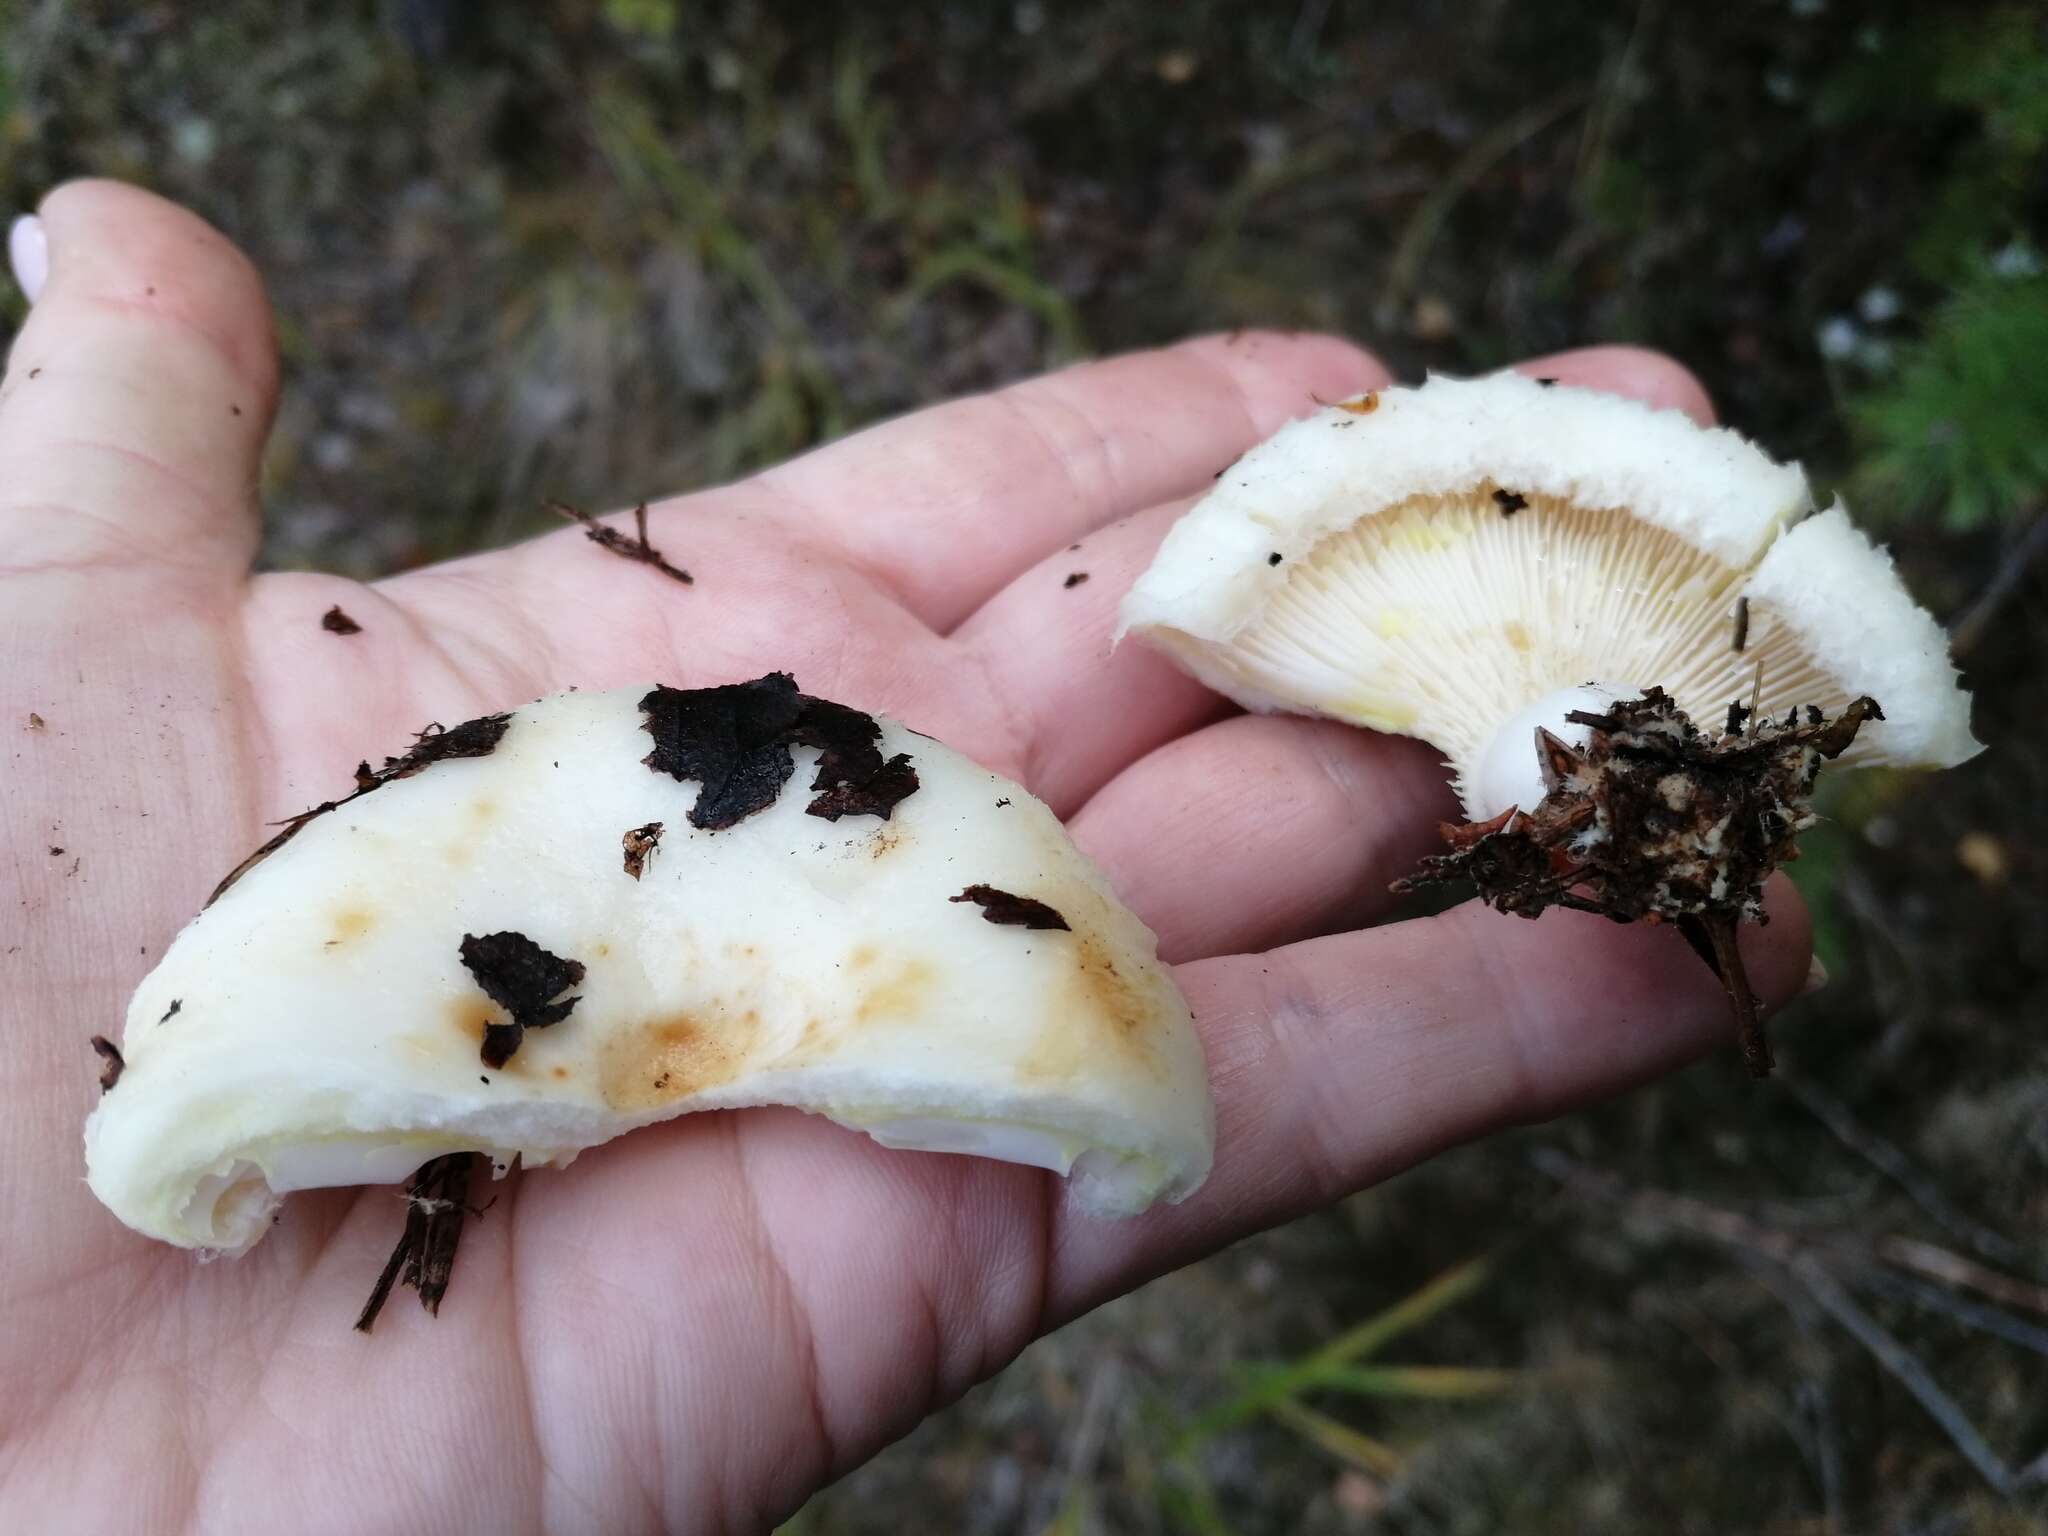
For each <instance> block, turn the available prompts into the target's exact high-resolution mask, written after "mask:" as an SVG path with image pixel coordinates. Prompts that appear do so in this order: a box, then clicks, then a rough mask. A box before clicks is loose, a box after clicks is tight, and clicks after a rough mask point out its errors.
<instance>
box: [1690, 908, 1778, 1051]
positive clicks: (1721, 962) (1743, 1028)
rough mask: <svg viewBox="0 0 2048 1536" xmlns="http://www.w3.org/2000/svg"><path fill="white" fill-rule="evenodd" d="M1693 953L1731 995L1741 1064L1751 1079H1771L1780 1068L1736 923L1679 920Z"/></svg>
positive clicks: (1700, 917) (1713, 918) (1698, 917)
mask: <svg viewBox="0 0 2048 1536" xmlns="http://www.w3.org/2000/svg"><path fill="white" fill-rule="evenodd" d="M1678 931H1679V932H1680V933H1682V934H1684V935H1685V939H1686V942H1687V943H1688V944H1690V945H1692V947H1693V952H1694V953H1695V954H1697V955H1698V956H1699V957H1700V958H1701V959H1702V960H1704V961H1706V962H1707V968H1708V969H1709V970H1711V971H1712V972H1713V973H1714V974H1715V975H1716V976H1717V977H1719V978H1720V981H1721V985H1722V987H1723V988H1725V989H1726V991H1727V993H1728V1007H1729V1010H1730V1011H1731V1012H1732V1013H1734V1015H1735V1034H1736V1041H1737V1043H1738V1044H1739V1045H1740V1046H1741V1047H1742V1064H1743V1065H1744V1066H1745V1067H1747V1068H1749V1075H1750V1076H1751V1077H1759V1078H1761V1077H1769V1076H1770V1075H1771V1068H1772V1067H1774V1066H1775V1065H1777V1063H1776V1061H1775V1060H1774V1059H1773V1057H1772V1056H1771V1042H1770V1041H1769V1040H1767V1039H1766V1038H1765V1037H1764V1021H1763V1012H1762V1010H1761V1009H1760V1008H1759V1007H1758V1006H1757V1000H1756V993H1755V991H1754V990H1752V988H1751V987H1750V985H1749V971H1748V970H1747V968H1745V967H1744V965H1743V963H1742V952H1741V950H1739V949H1738V948H1736V944H1735V920H1734V919H1733V918H1729V917H1722V916H1719V915H1715V914H1699V913H1694V914H1689V915H1687V916H1685V917H1682V918H1680V919H1679V920H1678Z"/></svg>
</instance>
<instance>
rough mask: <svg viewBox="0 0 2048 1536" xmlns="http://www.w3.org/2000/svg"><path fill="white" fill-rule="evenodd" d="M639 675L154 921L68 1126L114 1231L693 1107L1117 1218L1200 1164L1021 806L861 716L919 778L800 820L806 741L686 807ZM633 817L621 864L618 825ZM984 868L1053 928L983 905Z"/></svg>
mask: <svg viewBox="0 0 2048 1536" xmlns="http://www.w3.org/2000/svg"><path fill="white" fill-rule="evenodd" d="M645 693H646V690H645V689H642V688H629V689H623V690H619V691H616V692H607V693H571V694H564V695H558V696H555V697H551V698H548V699H544V700H541V701H539V702H537V703H535V704H531V705H528V706H526V707H524V708H522V709H519V710H517V711H515V712H513V713H512V715H511V717H510V720H509V723H508V725H507V726H506V728H505V730H504V733H503V736H502V738H501V739H499V740H498V742H497V744H496V746H495V747H494V748H493V749H492V750H490V751H489V753H488V754H487V755H480V756H474V757H461V758H450V759H448V760H445V761H435V762H433V763H432V764H431V765H430V766H428V767H426V768H424V769H423V770H422V771H419V772H417V773H416V774H413V775H411V776H409V777H404V778H399V779H394V780H392V781H391V782H387V783H384V784H381V785H380V786H378V787H377V789H376V792H375V793H374V794H367V795H365V796H363V797H362V798H360V799H357V800H353V801H350V802H348V803H346V804H343V805H341V806H339V807H338V808H337V809H335V810H333V811H330V812H328V813H326V814H324V815H320V816H317V817H314V818H313V819H311V820H310V821H308V822H307V823H306V824H305V825H304V826H303V828H301V829H300V830H299V831H298V833H297V834H296V835H295V836H294V837H292V838H291V840H290V841H289V842H287V843H285V844H284V845H283V846H282V847H279V848H278V849H277V850H276V851H275V852H273V853H271V854H270V855H269V856H268V857H267V858H265V859H263V860H262V861H261V862H259V863H256V864H254V865H253V866H251V867H249V868H248V869H247V870H246V872H245V873H243V874H241V875H240V877H239V878H238V879H236V880H235V881H234V882H233V883H232V884H231V885H230V886H228V887H227V888H226V889H225V890H224V891H223V892H222V893H221V894H220V895H219V897H218V899H217V900H216V901H215V902H214V903H213V904H212V905H211V906H209V907H208V908H207V909H206V910H205V911H204V912H203V913H202V914H201V915H200V916H199V917H197V918H196V919H194V920H193V921H192V922H191V923H190V924H189V925H187V927H186V928H185V929H184V930H183V931H182V932H181V933H180V934H179V935H178V936H177V938H176V940H175V941H174V942H173V943H172V945H171V946H170V949H169V951H168V952H167V953H166V954H165V956H164V958H163V960H162V962H161V963H160V964H159V965H158V966H157V967H156V969H155V970H154V971H152V972H151V973H150V975H149V976H148V977H147V978H146V979H145V980H144V981H143V982H142V984H141V986H140V987H139V988H138V989H137V991H136V993H135V996H134V998H133V1001H132V1003H131V1005H130V1007H129V1011H128V1016H127V1023H126V1031H125V1035H124V1038H123V1051H124V1054H125V1058H126V1070H125V1072H124V1073H123V1075H122V1077H121V1079H120V1081H119V1083H118V1084H117V1085H116V1086H115V1087H114V1088H113V1089H112V1090H111V1091H110V1092H108V1093H107V1094H106V1095H105V1096H104V1097H103V1098H102V1100H101V1101H100V1103H99V1105H98V1107H97V1108H96V1109H95V1111H94V1113H93V1114H92V1116H91V1118H90V1120H89V1121H88V1123H87V1126H86V1132H85V1142H86V1155H87V1168H88V1179H89V1181H90V1184H91V1187H92V1189H93V1191H94V1192H95V1194H97V1195H98V1196H99V1198H100V1199H101V1200H102V1201H103V1202H105V1203H106V1204H107V1205H108V1206H109V1207H110V1208H111V1209H112V1210H113V1211H114V1213H115V1214H116V1215H118V1216H119V1217H120V1218H121V1219H122V1220H123V1221H125V1222H127V1223H128V1224H129V1225H130V1226H132V1227H135V1228H136V1229H138V1230H140V1231H142V1232H145V1233H148V1234H149V1235H151V1236H155V1237H159V1238H162V1239H164V1240H166V1241H168V1242H172V1243H177V1244H181V1245H184V1246H192V1247H205V1248H212V1249H221V1250H226V1251H231V1252H239V1251H241V1250H243V1249H246V1248H247V1247H249V1246H250V1245H251V1244H253V1243H254V1242H255V1241H256V1240H257V1239H259V1238H260V1237H261V1236H262V1234H263V1233H264V1232H265V1231H266V1230H267V1229H268V1225H269V1222H270V1218H271V1213H272V1211H273V1210H274V1209H275V1208H276V1206H277V1204H278V1200H279V1198H280V1196H281V1195H282V1194H283V1193H284V1192H286V1191H289V1190H292V1189H297V1188H310V1187H319V1186H325V1185H340V1184H361V1183H377V1182H395V1181H398V1180H401V1179H403V1178H404V1177H406V1176H407V1175H408V1174H409V1173H410V1172H411V1171H412V1170H413V1169H415V1168H417V1167H418V1166H419V1165H420V1164H422V1163H423V1162H425V1161H427V1160H428V1159H430V1158H433V1157H437V1156H441V1155H443V1154H446V1153H449V1152H453V1151H462V1150H478V1151H482V1152H484V1153H486V1154H488V1155H489V1156H490V1157H491V1158H492V1160H493V1162H494V1165H495V1168H496V1171H497V1172H499V1173H500V1174H502V1173H503V1172H505V1171H506V1169H507V1167H508V1166H509V1165H510V1163H511V1161H512V1160H513V1159H514V1158H517V1159H519V1160H520V1161H522V1162H523V1163H525V1164H527V1165H529V1166H539V1165H550V1164H552V1165H561V1164H565V1163H567V1162H568V1161H569V1160H570V1159H572V1158H573V1157H575V1156H576V1154H577V1153H578V1152H579V1151H581V1150H583V1149H585V1148H588V1147H592V1146H596V1145H597V1144H599V1143H601V1142H604V1141H607V1140H609V1139H610V1138H612V1137H614V1136H617V1135H620V1134H622V1133H624V1132H627V1131H630V1130H633V1129H634V1128H636V1127H639V1126H643V1125H648V1124H651V1123H653V1122H656V1121H660V1120H666V1119H669V1118H672V1117H674V1116H676V1115H680V1114H684V1113H687V1112H690V1111H693V1110H699V1109H718V1108H737V1107H741V1106H749V1105H765V1104H782V1105H793V1106H796V1107H798V1108H802V1109H806V1110H810V1111H814V1112H816V1113H819V1114H822V1115H826V1116H829V1117H830V1118H832V1119H834V1120H837V1121H839V1122H841V1123H842V1124H845V1125H848V1126H852V1127H855V1128H858V1129H862V1130H867V1131H870V1132H872V1133H873V1134H874V1135H876V1137H877V1138H878V1139H880V1140H883V1141H885V1142H888V1143H891V1144H898V1145H913V1146H924V1147H935V1148H938V1149H941V1150H957V1151H980V1152H984V1153H988V1154H989V1155H995V1156H1002V1157H1006V1158H1009V1159H1010V1160H1013V1161H1025V1162H1033V1163H1038V1164H1041V1165H1045V1166H1050V1167H1053V1168H1054V1169H1056V1170H1057V1171H1059V1172H1061V1173H1065V1174H1068V1175H1070V1177H1071V1180H1072V1184H1073V1188H1074V1191H1075V1194H1076V1195H1077V1197H1078V1198H1079V1200H1080V1201H1081V1203H1082V1204H1083V1205H1084V1206H1085V1207H1087V1208H1089V1209H1092V1210H1095V1211H1098V1212H1101V1213H1105V1214H1122V1213H1127V1212H1130V1211H1133V1210H1136V1209H1139V1208H1141V1207H1143V1206H1145V1205H1147V1204H1149V1203H1151V1202H1152V1201H1154V1200H1156V1199H1160V1198H1165V1199H1179V1198H1181V1197H1183V1196H1185V1195H1186V1194H1187V1193H1189V1192H1190V1191H1191V1190H1193V1189H1194V1188H1195V1187H1196V1186H1197V1185H1198V1184H1199V1183H1200V1182H1201V1181H1202V1179H1203V1177H1204V1176H1205V1175H1206V1173H1207V1171H1208V1167H1209V1162H1210V1156H1211V1151H1212V1145H1213V1136H1214V1131H1213V1111H1212V1108H1211V1103H1210V1097H1209V1091H1208V1081H1207V1077H1206V1073H1205V1070H1204V1065H1203V1059H1202V1051H1201V1046H1200V1043H1199V1041H1198V1039H1197V1037H1196V1034H1195V1031H1194V1028H1193V1023H1192V1019H1191V1017H1190V1015H1189V1012H1188V1009H1187V1005H1186V1003H1185V1002H1184V1001H1183V1000H1182V998H1181V995H1180V993H1179V991H1178V990H1177V989H1176V987H1175V986H1174V983H1173V981H1172V979H1171V977H1170V976H1169V974H1168V973H1167V971H1166V969H1165V968H1164V967H1163V966H1162V965H1161V964H1160V963H1159V962H1158V960H1157V958H1156V951H1155V943H1154V939H1153V935H1152V934H1151V932H1150V930H1148V929H1147V928H1146V927H1145V926H1144V924H1143V923H1141V922H1140V921H1139V920H1138V919H1137V918H1136V917H1135V916H1133V915H1132V914H1131V913H1130V912H1129V911H1128V910H1127V909H1126V908H1125V907H1123V905H1122V904H1121V903H1120V902H1119V901H1118V900H1117V898H1116V895H1115V893H1114V891H1112V890H1111V888H1110V886H1109V883H1108V881H1107V880H1106V879H1105V877H1104V876H1103V875H1102V873H1101V872H1100V871H1099V870H1098V869H1096V868H1095V866H1094V865H1093V864H1091V863H1090V862H1089V861H1088V860H1087V859H1086V858H1085V857H1084V856H1083V855H1082V854H1081V853H1080V852H1079V851H1078V850H1077V849H1076V848H1075V847H1074V845H1073V844H1072V842H1071V841H1070V840H1069V839H1068V838H1067V835H1066V833H1065V831H1064V829H1063V828H1062V827H1061V825H1060V823H1059V821H1058V819H1057V818H1056V817H1055V816H1054V815H1053V814H1052V812H1051V811H1050V810H1048V809H1047V808H1046V807H1045V806H1044V805H1043V804H1041V803H1040V802H1039V801H1038V800H1036V799H1034V798H1032V797H1031V796H1030V795H1029V794H1027V793H1026V792H1025V791H1024V790H1023V789H1021V788H1019V787H1018V786H1017V785H1016V784H1014V783H1011V782H1010V781H1009V780H1007V779H1004V778H1002V777H1001V776H999V775H997V774H993V773H990V772H988V771H987V770H985V769H983V768H981V767H979V766H978V765H976V764H975V763H973V762H971V761H969V760H968V759H967V758H965V757H963V756H962V755H960V754H959V753H957V752H954V751H952V750H950V749H948V748H946V747H943V746H941V745H940V744H939V743H937V742H935V741H932V740H930V739H929V738H926V737H923V736H921V735H918V734H917V733H915V732H912V731H910V730H908V729H906V728H904V727H903V726H901V725H898V724H895V723H893V722H889V721H886V720H878V721H877V722H876V723H877V724H878V725H879V726H880V730H881V737H880V743H879V745H880V748H881V751H882V752H883V754H884V755H885V756H888V755H893V754H897V753H907V754H909V756H910V758H911V760H912V764H913V766H914V768H915V771H916V773H917V775H918V780H919V784H918V788H917V789H916V790H915V791H914V792H913V793H910V794H909V795H908V796H907V797H905V798H903V799H901V800H900V801H898V802H897V803H896V804H895V805H894V806H893V808H892V811H891V814H890V815H889V816H888V817H887V818H886V819H882V818H880V817H878V816H876V815H863V814H850V815H845V816H843V817H842V818H841V819H839V820H836V821H834V820H824V819H820V817H819V816H817V815H814V814H807V813H806V805H807V802H809V801H810V800H811V796H810V795H809V794H808V793H807V792H806V791H805V790H804V787H803V786H804V785H806V784H809V783H810V782H811V779H810V775H811V773H812V771H813V768H814V766H815V764H816V762H817V759H818V755H819V754H818V752H817V750H815V749H813V748H810V747H805V746H796V747H795V748H794V749H793V751H794V766H795V772H794V774H793V775H792V776H791V777H790V779H789V781H788V783H787V785H786V786H785V787H784V791H783V792H782V793H780V794H779V795H778V796H777V797H776V798H775V799H774V800H773V802H772V803H771V804H768V805H767V806H766V807H765V808H764V809H761V810H758V811H756V812H755V813H753V814H751V815H747V816H746V817H744V819H742V820H740V821H738V822H737V823H735V824H733V825H730V826H726V827H724V828H722V829H720V830H717V831H707V830H701V829H699V828H697V827H695V826H693V825H691V823H690V821H689V820H688V815H687V813H688V812H689V810H690V808H691V806H692V804H693V802H694V801H695V800H696V798H697V796H698V794H699V793H700V789H699V786H698V785H696V784H693V783H689V782H681V781H679V780H678V779H677V778H674V777H671V776H670V775H668V774H667V773H659V772H655V771H651V770H650V768H649V767H648V766H647V764H646V762H645V759H646V758H647V756H648V753H649V747H650V737H649V734H648V731H647V729H646V728H645V726H644V723H643V717H642V713H641V709H640V703H641V700H642V696H643V694H645ZM656 822H659V823H661V824H662V827H661V831H660V835H659V839H658V842H657V844H656V846H655V847H654V848H653V850H652V851H651V852H648V853H645V855H644V858H643V861H642V865H641V871H640V874H639V876H638V878H635V877H634V876H633V875H631V874H629V873H628V872H627V869H626V868H625V862H626V861H625V858H624V855H623V854H622V839H623V838H624V837H625V835H626V834H627V833H629V832H644V831H645V830H646V829H647V828H648V826H649V824H652V823H656ZM971 885H972V886H987V887H992V888H995V889H996V890H998V891H999V892H1001V893H1009V894H1012V895H1015V896H1018V897H1023V898H1028V899H1030V900H1032V901H1036V902H1041V903H1044V904H1045V905H1046V906H1047V907H1049V908H1051V909H1053V910H1054V911H1056V912H1057V913H1058V915H1059V917H1060V918H1061V919H1062V920H1064V922H1065V923H1066V924H1067V927H1066V929H1064V930H1059V929H1043V928H1031V927H1024V926H1016V925H1013V924H999V923H997V922H992V921H989V920H988V918H987V917H986V916H985V913H984V908H983V907H982V906H980V905H978V904H976V903H975V902H973V901H969V900H961V899H958V898H960V897H961V895H962V893H963V891H964V890H965V888H967V887H969V886H971ZM506 933H513V934H517V935H521V936H523V937H524V939H525V940H527V941H528V942H530V943H531V944H532V945H537V946H539V947H540V949H542V950H544V951H546V952H547V954H548V955H549V956H551V957H557V958H558V959H560V960H561V961H564V962H573V963H574V965H578V966H581V967H582V973H581V975H580V977H578V978H577V979H576V980H575V982H574V984H573V986H569V987H567V988H566V989H565V990H566V991H567V992H569V993H573V994H574V995H575V997H576V998H577V1001H576V1002H575V1004H574V1006H573V1008H571V1009H570V1010H569V1011H568V1013H567V1015H566V1017H562V1018H560V1019H559V1020H558V1021H556V1022H550V1023H547V1024H546V1025H545V1026H540V1025H535V1026H532V1027H528V1028H526V1029H525V1031H524V1034H523V1036H521V1037H520V1039H519V1040H518V1043H517V1047H516V1050H515V1051H514V1052H513V1053H512V1055H511V1056H510V1057H509V1059H507V1060H506V1061H505V1062H504V1064H503V1066H502V1067H499V1068H493V1067H491V1066H489V1065H487V1064H485V1062H484V1061H483V1060H482V1059H481V1057H480V1049H481V1041H482V1037H483V1033H484V1031H485V1030H486V1029H487V1028H488V1027H489V1026H491V1025H492V1024H493V1023H502V1022H503V1021H504V1019H505V1017H506V1010H505V1009H504V1008H503V1007H502V1006H500V1005H499V1004H497V1003H494V1002H493V1000H492V998H491V996H489V995H488V994H487V993H486V991H485V990H484V989H483V987H482V986H481V984H480V982H479V979H478V977H477V975H475V974H473V973H472V972H471V971H470V970H469V969H467V968H466V966H465V962H464V958H463V953H462V950H463V940H464V939H465V937H466V936H484V935H494V934H495V935H502V934H506Z"/></svg>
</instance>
